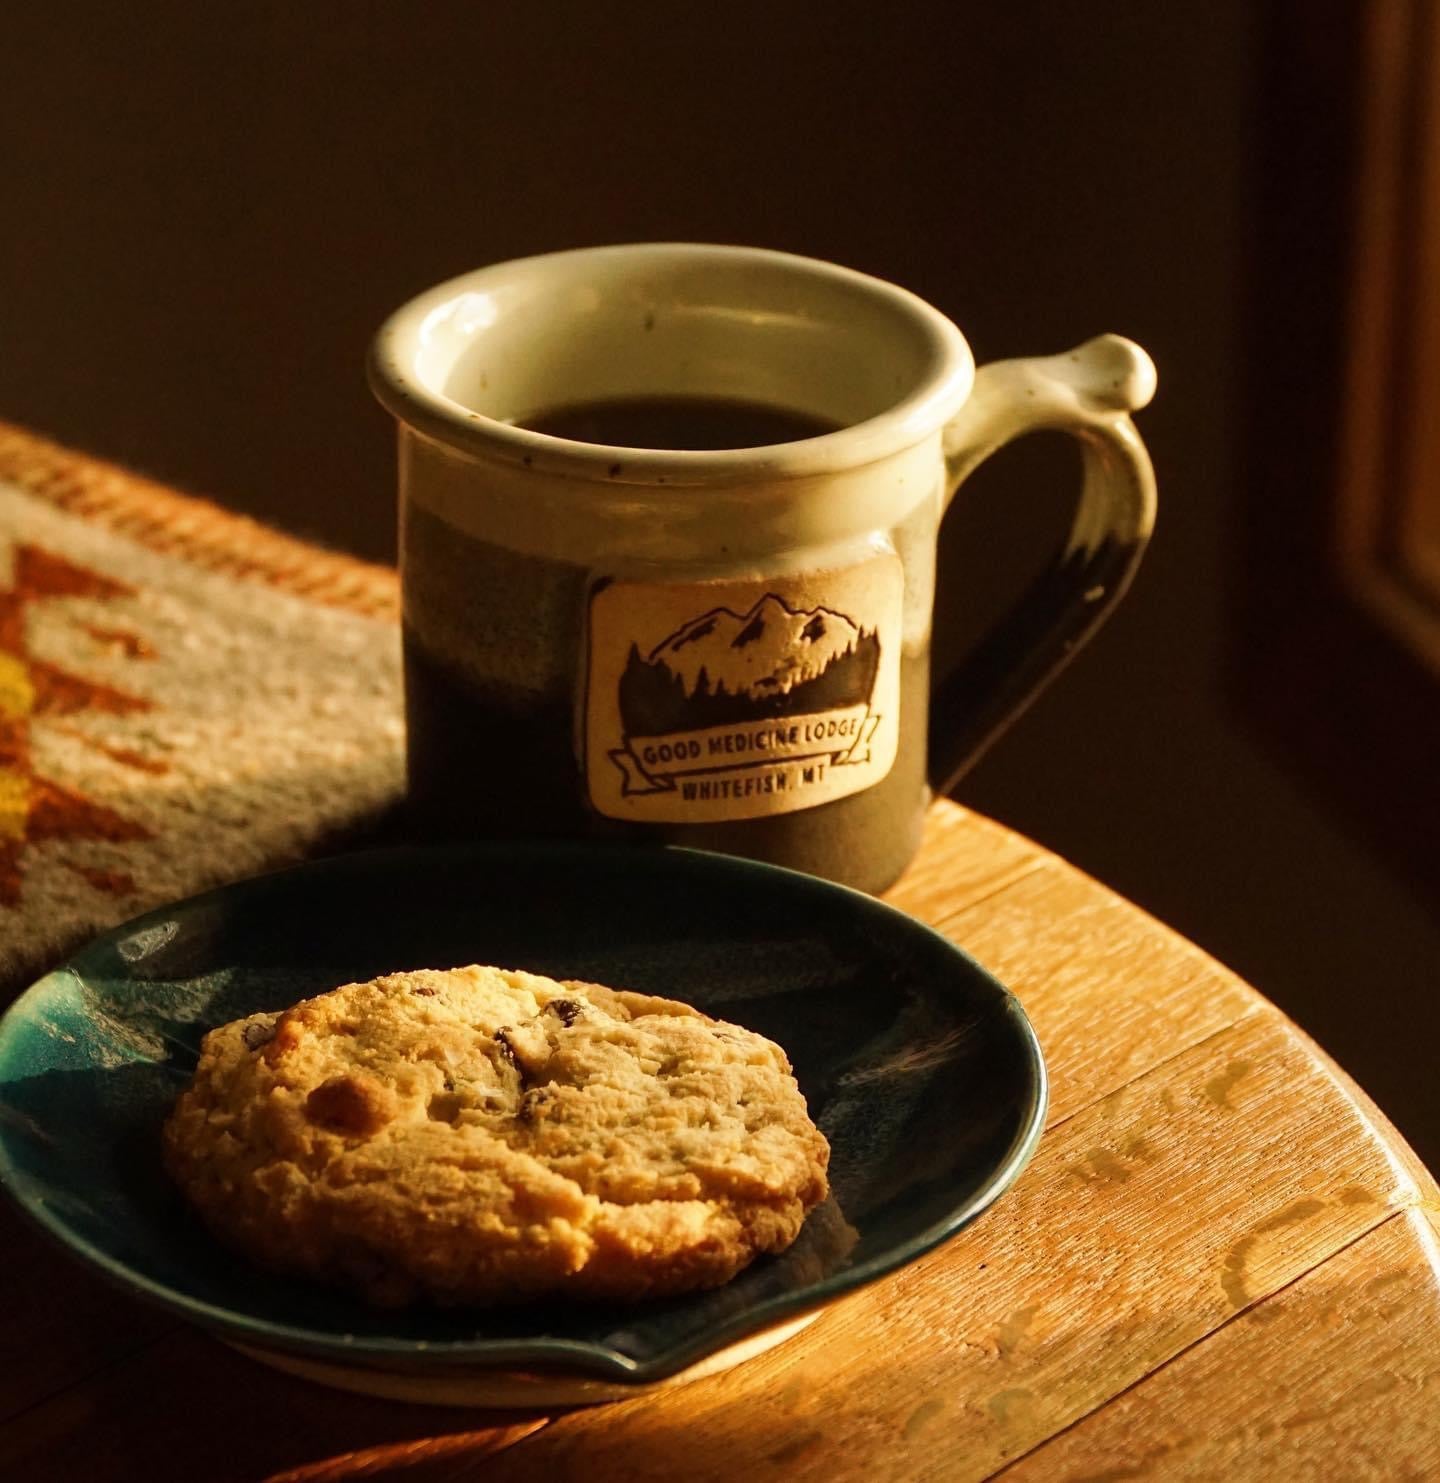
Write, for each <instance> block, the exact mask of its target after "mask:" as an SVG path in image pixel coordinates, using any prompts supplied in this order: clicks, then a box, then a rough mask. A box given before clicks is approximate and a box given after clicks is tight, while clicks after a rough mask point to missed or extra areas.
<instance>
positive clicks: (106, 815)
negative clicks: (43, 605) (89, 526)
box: [0, 545, 150, 906]
mask: <svg viewBox="0 0 1440 1483" xmlns="http://www.w3.org/2000/svg"><path fill="white" fill-rule="evenodd" d="M131 595H132V593H131V589H130V588H128V587H126V586H125V585H124V584H123V583H120V582H117V581H115V580H113V579H112V578H110V577H104V576H101V575H100V574H99V573H97V572H91V571H87V570H85V568H83V567H79V566H76V565H74V564H73V563H72V562H69V561H66V560H64V559H63V558H62V557H59V556H56V555H54V554H52V553H51V552H48V551H44V550H42V549H40V548H39V547H37V546H25V545H22V546H18V547H16V549H15V561H14V577H13V584H12V586H10V587H9V588H8V589H6V588H0V905H5V906H18V905H19V903H20V899H21V895H22V891H23V885H24V859H25V852H26V850H27V849H28V848H29V847H30V846H31V845H34V844H37V843H39V842H40V841H41V840H57V839H102V840H134V839H148V838H149V837H150V831H149V830H148V829H146V828H145V827H144V826H143V825H141V824H138V823H136V822H135V821H134V820H132V819H127V818H125V817H124V816H123V815H121V814H119V813H117V812H116V811H115V810H114V809H111V808H107V807H105V805H103V804H99V803H95V802H92V801H91V800H89V799H87V798H83V797H81V796H80V795H79V794H77V793H72V792H70V791H68V790H67V789H64V788H62V787H60V786H59V785H58V784H56V783H54V782H51V781H50V780H49V779H47V778H43V777H40V776H39V775H38V774H37V773H36V772H35V771H34V768H33V766H32V762H31V749H30V725H31V720H32V718H34V717H38V716H68V715H75V714H78V713H81V712H85V711H101V712H106V713H108V714H111V715H124V714H128V713H131V712H135V711H144V710H149V709H150V702H149V701H147V700H143V699H141V698H139V697H137V696H134V695H128V694H126V693H125V692H124V691H121V690H116V689H114V688H113V687H112V686H109V685H102V684H99V683H97V682H95V681H92V680H87V679H85V678H84V677H83V676H81V675H75V674H71V673H69V672H68V671H66V670H62V669H60V668H58V667H56V666H55V665H53V664H47V663H46V662H44V661H43V660H41V659H38V658H36V657H35V656H33V655H31V654H30V653H29V652H28V649H27V645H26V609H27V607H28V606H29V605H30V604H32V603H36V602H42V601H44V600H46V599H47V598H60V597H88V598H97V599H101V600H104V599H109V598H117V597H129V596H131ZM135 657H140V656H139V654H137V655H136V656H135ZM102 877H103V879H102ZM84 878H85V879H86V880H87V881H89V882H90V884H91V885H92V886H95V887H96V888H97V889H99V890H105V891H108V892H111V893H113V894H121V893H123V892H125V891H127V890H129V889H130V888H131V882H130V879H129V877H128V876H126V875H124V874H122V873H118V872H98V871H86V872H85V873H84Z"/></svg>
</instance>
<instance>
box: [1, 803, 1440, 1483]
mask: <svg viewBox="0 0 1440 1483" xmlns="http://www.w3.org/2000/svg"><path fill="white" fill-rule="evenodd" d="M891 899H892V900H893V901H894V902H895V904H896V905H897V906H900V907H903V908H904V909H905V910H907V911H910V912H913V913H914V914H915V915H917V916H919V917H922V918H924V919H925V920H926V921H929V922H931V923H933V924H934V925H936V926H937V927H939V928H940V930H941V931H943V932H945V933H946V934H947V935H949V936H951V937H953V938H954V939H955V940H956V941H957V942H960V943H962V944H963V945H964V946H965V947H966V948H967V949H968V950H969V951H970V952H972V953H973V954H974V955H975V956H976V957H978V958H979V959H980V960H981V961H982V962H983V963H985V964H986V965H987V966H988V967H989V968H991V969H992V970H993V971H994V972H995V973H996V974H998V975H999V977H1000V978H1001V979H1002V980H1004V981H1005V982H1006V983H1008V984H1010V985H1011V986H1012V987H1013V988H1014V989H1015V991H1016V992H1017V993H1018V994H1019V996H1020V998H1021V999H1022V1000H1023V1001H1024V1004H1025V1007H1026V1009H1027V1010H1028V1011H1029V1013H1030V1015H1031V1017H1032V1019H1033V1020H1034V1023H1035V1027H1036V1029H1037V1031H1038V1032H1039V1035H1040V1039H1041V1042H1042V1043H1043V1045H1044V1047H1045V1051H1046V1054H1047V1056H1048V1059H1049V1064H1050V1069H1051V1075H1052V1078H1053V1090H1052V1100H1051V1107H1050V1121H1049V1127H1048V1131H1047V1133H1046V1136H1045V1138H1044V1140H1043V1141H1042V1143H1041V1145H1040V1148H1039V1151H1038V1152H1037V1154H1036V1155H1035V1158H1034V1161H1033V1162H1032V1164H1031V1165H1030V1167H1029V1168H1028V1170H1027V1171H1026V1172H1025V1174H1024V1175H1023V1177H1022V1178H1021V1180H1020V1182H1019V1184H1018V1185H1017V1186H1016V1187H1015V1189H1014V1190H1013V1191H1012V1192H1011V1193H1010V1194H1009V1195H1007V1196H1006V1197H1005V1198H1004V1199H1003V1200H1001V1201H1000V1202H999V1204H998V1205H997V1206H996V1207H995V1208H994V1209H993V1210H991V1211H990V1212H989V1213H988V1214H987V1215H986V1216H984V1217H983V1218H982V1219H981V1220H980V1221H979V1222H978V1224H976V1225H975V1226H973V1227H972V1228H971V1229H970V1230H968V1231H967V1232H965V1233H964V1234H963V1235H961V1236H960V1237H958V1238H957V1239H956V1240H954V1241H952V1242H950V1243H949V1244H948V1245H947V1246H944V1247H942V1248H941V1249H940V1250H939V1251H936V1252H934V1253H932V1254H931V1255H930V1256H928V1257H926V1258H924V1259H923V1260H921V1261H919V1262H916V1263H915V1264H913V1265H912V1266H910V1267H908V1268H906V1269H905V1270H904V1271H902V1272H900V1273H897V1274H895V1275H894V1276H892V1277H888V1278H886V1279H884V1280H882V1281H880V1282H877V1283H876V1284H874V1285H873V1286H872V1287H869V1288H867V1289H865V1290H863V1291H861V1292H859V1293H855V1294H852V1295H851V1296H849V1297H848V1298H846V1299H844V1300H843V1301H841V1302H840V1303H838V1304H836V1305H835V1306H834V1307H833V1308H832V1309H830V1310H829V1311H828V1312H826V1313H824V1314H823V1315H822V1316H821V1317H820V1319H819V1320H818V1321H817V1322H816V1323H814V1324H813V1325H812V1326H811V1327H810V1328H808V1329H807V1330H805V1331H804V1332H803V1333H801V1334H800V1335H799V1336H798V1337H796V1338H794V1339H792V1340H791V1341H789V1342H788V1343H786V1344H784V1345H782V1346H780V1347H779V1348H777V1349H775V1350H772V1351H771V1352H770V1353H769V1354H766V1355H764V1356H762V1357H760V1358H758V1359H756V1360H753V1361H751V1362H750V1363H749V1364H747V1365H743V1366H741V1367H740V1368H738V1369H736V1370H733V1371H731V1372H729V1373H727V1374H723V1375H719V1376H715V1377H712V1378H710V1379H704V1380H699V1381H696V1382H694V1383H692V1384H689V1385H685V1386H680V1387H676V1388H671V1389H667V1390H664V1391H662V1392H660V1393H657V1394H652V1395H648V1396H640V1397H637V1398H635V1399H633V1400H629V1401H623V1402H620V1403H616V1404H612V1405H608V1406H601V1407H597V1408H594V1409H591V1410H576V1411H570V1412H568V1413H558V1414H554V1415H549V1414H534V1413H528V1414H504V1415H496V1414H493V1413H492V1414H485V1413H477V1412H467V1411H460V1410H439V1409H431V1408H426V1407H408V1406H403V1405H398V1404H392V1403H388V1402H379V1401H373V1400H367V1399H361V1398H359V1397H355V1396H350V1395H345V1394H340V1393H336V1392H330V1391H326V1390H322V1389H319V1388H317V1387H313V1386H310V1385H308V1384H306V1383H304V1382H300V1381H295V1380H290V1379H286V1378H284V1377H282V1376H280V1375H277V1374H275V1373H272V1372H271V1371H269V1370H266V1369H262V1368H261V1367H259V1366H258V1365H255V1364H253V1363H251V1362H250V1361H248V1360H246V1359H244V1358H242V1357H240V1356H239V1355H238V1354H235V1353H234V1352H232V1351H231V1350H229V1349H226V1348H224V1347H223V1346H221V1345H220V1344H218V1343H215V1342H214V1341H212V1340H210V1339H208V1338H206V1337H205V1336H204V1335H202V1334H200V1333H197V1332H195V1331H193V1330H190V1329H187V1328H182V1327H179V1326H177V1325H176V1324H175V1323H174V1322H173V1321H172V1320H170V1319H169V1318H166V1317H163V1316H161V1315H158V1314H156V1313H152V1312H150V1311H149V1310H147V1309H143V1308H140V1307H138V1306H136V1305H134V1304H132V1303H131V1302H130V1301H128V1300H127V1299H125V1298H123V1297H121V1296H119V1295H117V1294H115V1293H112V1292H111V1291H110V1290H109V1289H108V1288H107V1287H105V1286H103V1285H101V1284H100V1283H99V1282H98V1281H96V1280H95V1279H93V1278H92V1277H90V1276H89V1274H88V1273H86V1272H83V1271H81V1270H79V1269H77V1268H75V1267H74V1266H72V1265H71V1264H70V1263H69V1262H68V1261H66V1260H64V1259H63V1258H62V1257H60V1256H59V1255H58V1254H56V1253H54V1252H52V1251H51V1250H50V1249H49V1247H48V1246H47V1245H45V1244H44V1243H43V1242H42V1241H41V1239H40V1238H39V1237H38V1236H35V1235H33V1234H32V1233H31V1232H30V1230H29V1229H28V1228H25V1227H22V1226H21V1225H20V1224H19V1222H18V1219H17V1218H16V1217H15V1216H14V1215H13V1214H11V1213H9V1212H8V1211H6V1212H5V1213H4V1214H3V1215H0V1240H3V1248H0V1249H3V1252H4V1259H3V1263H0V1312H3V1314H4V1315H5V1319H4V1324H3V1330H0V1332H3V1336H4V1337H3V1351H0V1416H3V1417H4V1418H5V1425H4V1428H3V1431H0V1476H3V1477H7V1478H16V1479H22V1478H23V1479H36V1480H40V1479H46V1480H48V1479H53V1478H67V1477H72V1476H73V1477H82V1476H83V1477H84V1478H86V1479H90V1480H103V1479H110V1478H124V1479H166V1478H176V1479H186V1480H192V1479H194V1480H214V1483H220V1480H226V1479H255V1478H262V1477H271V1478H283V1479H288V1480H302V1479H303V1480H309V1483H315V1480H321V1479H341V1478H346V1479H348V1478H377V1477H385V1476H388V1477H397V1478H404V1479H422V1478H423V1479H427V1480H428V1479H468V1478H474V1479H477V1480H478V1479H484V1480H486V1483H503V1480H511V1479H544V1480H550V1479H568V1478H576V1479H584V1480H587V1483H608V1480H616V1483H620V1480H642V1479H657V1480H658V1479H665V1480H669V1479H680V1478H683V1479H712V1478H713V1479H716V1480H721V1479H723V1480H726V1483H735V1480H747V1483H748V1480H754V1479H765V1478H819V1479H825V1480H827V1483H838V1480H842V1479H856V1480H860V1479H864V1480H883V1479H899V1480H907V1483H908V1480H920V1479H934V1480H944V1483H960V1480H964V1479H970V1478H982V1477H988V1476H991V1475H993V1474H995V1473H999V1472H1003V1474H1004V1476H1005V1477H1006V1478H1007V1479H1012V1480H1015V1483H1019V1480H1022V1479H1024V1480H1029V1479H1043V1480H1046V1483H1051V1480H1067V1479H1068V1480H1075V1483H1078V1480H1081V1479H1086V1480H1090V1483H1099V1480H1102V1479H1106V1480H1118V1479H1131V1478H1150V1477H1160V1478H1181V1477H1183V1478H1204V1479H1214V1478H1221V1477H1224V1478H1244V1479H1249V1478H1256V1479H1259V1478H1266V1479H1270V1478H1275V1479H1285V1480H1287V1483H1288V1480H1292V1479H1298V1478H1311V1477H1313V1478H1323V1479H1327V1480H1330V1479H1334V1480H1346V1483H1354V1480H1360V1479H1385V1480H1387V1483H1388V1480H1398V1479H1434V1478H1437V1477H1440V1383H1437V1381H1440V1282H1437V1276H1440V1244H1437V1212H1440V1200H1437V1190H1436V1186H1435V1183H1434V1181H1433V1180H1432V1179H1431V1178H1430V1176H1429V1175H1428V1174H1427V1173H1426V1172H1425V1170H1424V1169H1423V1168H1422V1167H1421V1166H1420V1164H1419V1163H1418V1161H1417V1160H1416V1159H1415V1157H1414V1156H1413V1155H1412V1154H1411V1153H1410V1151H1409V1150H1408V1149H1407V1148H1406V1146H1405V1144H1404V1143H1403V1142H1402V1140H1401V1139H1400V1137H1399V1136H1398V1135H1397V1134H1396V1133H1395V1131H1394V1130H1393V1129H1392V1128H1391V1127H1390V1126H1389V1125H1388V1124H1387V1123H1386V1122H1385V1120H1384V1118H1383V1117H1381V1115H1380V1114H1379V1113H1378V1112H1377V1111H1376V1109H1375V1107H1374V1106H1373V1105H1372V1104H1371V1103H1370V1102H1369V1101H1368V1099H1367V1098H1366V1097H1365V1096H1364V1094H1363V1093H1362V1092H1360V1091H1359V1090H1358V1089H1357V1088H1356V1087H1355V1086H1354V1085H1353V1084H1352V1083H1351V1082H1350V1081H1349V1080H1348V1079H1347V1078H1346V1077H1345V1075H1344V1074H1343V1073H1342V1072H1340V1071H1339V1070H1338V1069H1337V1068H1336V1067H1335V1066H1334V1064H1333V1063H1332V1062H1330V1061H1329V1060H1328V1059H1327V1058H1326V1057H1325V1056H1324V1054H1323V1053H1322V1052H1320V1051H1319V1050H1318V1049H1317V1048H1316V1047H1315V1046H1314V1045H1313V1044H1311V1043H1310V1042H1309V1041H1308V1040H1307V1039H1306V1038H1305V1036H1304V1035H1302V1034H1301V1033H1300V1031H1298V1030H1297V1029H1296V1027H1295V1026H1294V1025H1292V1024H1290V1023H1289V1022H1288V1021H1287V1020H1286V1019H1285V1018H1284V1017H1283V1016H1282V1015H1281V1014H1279V1013H1278V1011H1276V1010H1275V1009H1274V1008H1273V1007H1272V1006H1270V1005H1269V1004H1267V1003H1266V1001H1265V1000H1264V999H1262V998H1261V997H1260V996H1259V995H1258V994H1256V993H1255V992H1254V990H1252V989H1250V988H1247V987H1246V986H1245V985H1244V984H1243V983H1240V982H1239V981H1238V980H1237V979H1236V978H1235V977H1234V976H1233V975H1232V974H1230V973H1227V972H1226V971H1225V970H1224V969H1223V968H1221V967H1219V966H1218V965H1217V964H1215V963H1214V962H1213V961H1211V960H1210V959H1209V958H1207V957H1206V956H1205V954H1203V953H1202V952H1200V951H1199V950H1198V949H1197V948H1195V947H1194V946H1192V945H1191V944H1189V943H1187V942H1185V941H1184V940H1183V939H1181V938H1179V937H1177V936H1176V935H1175V934H1174V933H1173V932H1170V931H1168V930H1167V929H1166V928H1164V927H1162V926H1160V925H1159V924H1157V923H1156V922H1154V921H1152V920H1151V919H1150V918H1149V917H1147V916H1145V915H1144V914H1143V913H1141V912H1140V911H1138V910H1137V909H1136V908H1134V907H1133V906H1131V905H1129V904H1128V903H1127V902H1125V901H1123V900H1121V899H1120V898H1119V897H1117V896H1115V895H1114V894H1113V893H1111V892H1110V891H1107V890H1105V889H1104V888H1103V887H1101V886H1099V885H1097V884H1096V883H1095V882H1093V881H1091V880H1089V879H1087V878H1086V877H1085V876H1083V875H1081V874H1080V873H1079V872H1078V871H1076V870H1074V869H1072V868H1071V867H1069V866H1068V865H1066V864H1064V863H1063V862H1062V861H1060V860H1058V859H1056V858H1055V857H1054V856H1052V855H1049V854H1047V853H1046V852H1045V851H1044V850H1042V849H1039V848H1038V847H1037V846H1035V845H1034V844H1032V843H1030V842H1029V841H1027V840H1025V839H1022V838H1020V837H1019V836H1017V835H1015V834H1013V833H1010V832H1009V831H1007V830H1005V829H1002V828H1000V827H999V826H997V825H995V824H993V823H991V822H989V821H987V820H985V819H982V818H980V817H978V816H977V815H975V814H972V813H967V812H965V811H964V810H962V809H959V808H957V807H955V806H953V805H951V804H941V805H939V806H937V808H936V809H935V811H934V813H933V815H932V817H931V820H930V826H929V832H928V837H927V840H926V844H925V848H924V850H923V852H922V854H921V856H920V858H919V859H918V860H917V862H916V863H915V865H914V866H913V868H912V869H911V870H910V872H909V873H908V875H907V876H906V878H905V879H904V880H903V881H902V882H901V883H900V885H899V886H898V887H897V888H896V889H895V890H894V891H893V892H892V893H891ZM1362 991H1363V990H1362Z"/></svg>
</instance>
